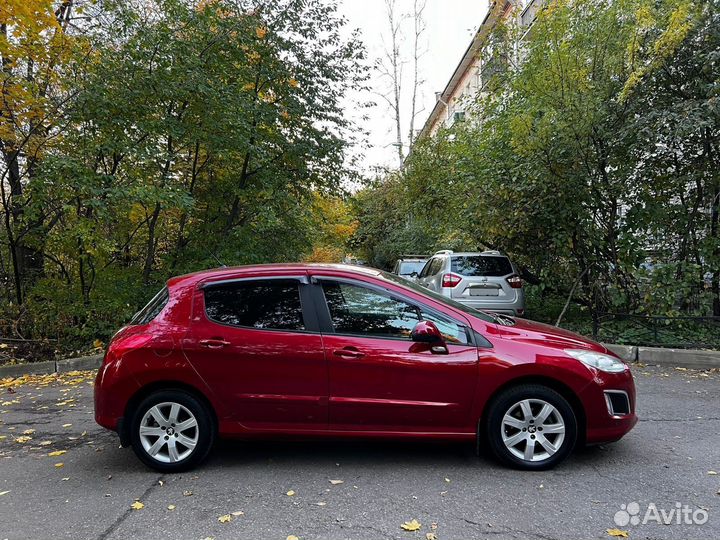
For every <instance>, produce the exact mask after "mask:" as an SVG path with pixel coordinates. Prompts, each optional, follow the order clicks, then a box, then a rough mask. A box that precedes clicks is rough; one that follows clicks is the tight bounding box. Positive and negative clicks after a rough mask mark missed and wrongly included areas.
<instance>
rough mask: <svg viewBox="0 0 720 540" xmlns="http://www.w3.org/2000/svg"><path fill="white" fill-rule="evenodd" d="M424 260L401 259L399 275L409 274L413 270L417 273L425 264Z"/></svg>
mask: <svg viewBox="0 0 720 540" xmlns="http://www.w3.org/2000/svg"><path fill="white" fill-rule="evenodd" d="M425 262H426V261H412V262H410V261H402V262H401V263H400V270H399V271H398V274H400V275H401V276H409V275H410V274H412V273H413V272H415V273H416V274H419V273H420V271H421V270H422V269H423V266H425Z"/></svg>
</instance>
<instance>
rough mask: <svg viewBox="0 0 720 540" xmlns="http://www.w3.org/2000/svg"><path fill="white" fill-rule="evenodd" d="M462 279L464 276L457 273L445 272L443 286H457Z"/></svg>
mask: <svg viewBox="0 0 720 540" xmlns="http://www.w3.org/2000/svg"><path fill="white" fill-rule="evenodd" d="M461 281H462V276H458V275H457V274H445V275H443V278H442V286H443V287H451V288H452V287H455V286H456V285H457V284H458V283H460V282H461Z"/></svg>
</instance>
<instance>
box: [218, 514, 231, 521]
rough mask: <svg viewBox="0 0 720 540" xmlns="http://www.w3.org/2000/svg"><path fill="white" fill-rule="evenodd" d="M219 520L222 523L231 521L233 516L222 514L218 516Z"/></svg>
mask: <svg viewBox="0 0 720 540" xmlns="http://www.w3.org/2000/svg"><path fill="white" fill-rule="evenodd" d="M218 521H219V522H220V523H229V522H230V521H232V516H231V515H230V514H225V515H224V516H220V517H219V518H218Z"/></svg>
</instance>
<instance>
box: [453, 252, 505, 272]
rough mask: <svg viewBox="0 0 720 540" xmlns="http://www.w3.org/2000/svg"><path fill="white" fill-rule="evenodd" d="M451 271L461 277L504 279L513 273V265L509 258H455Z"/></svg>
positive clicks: (482, 256) (480, 256)
mask: <svg viewBox="0 0 720 540" xmlns="http://www.w3.org/2000/svg"><path fill="white" fill-rule="evenodd" d="M451 270H452V272H454V273H456V274H460V275H461V276H487V277H502V276H507V275H508V274H512V273H513V269H512V265H511V264H510V260H509V259H508V258H507V257H493V256H490V255H470V256H467V257H453V258H452V262H451Z"/></svg>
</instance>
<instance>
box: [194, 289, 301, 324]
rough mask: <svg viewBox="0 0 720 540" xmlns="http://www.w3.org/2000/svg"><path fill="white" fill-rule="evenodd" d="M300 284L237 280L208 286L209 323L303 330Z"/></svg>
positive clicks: (206, 299)
mask: <svg viewBox="0 0 720 540" xmlns="http://www.w3.org/2000/svg"><path fill="white" fill-rule="evenodd" d="M298 286H299V283H298V281H297V280H294V279H258V280H252V281H234V282H231V283H222V284H218V285H208V286H206V287H205V313H207V316H208V318H210V320H212V321H215V322H219V323H222V324H231V325H233V326H246V327H250V328H262V329H269V330H304V329H305V323H304V322H303V314H302V307H301V304H300V289H299V288H298Z"/></svg>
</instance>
